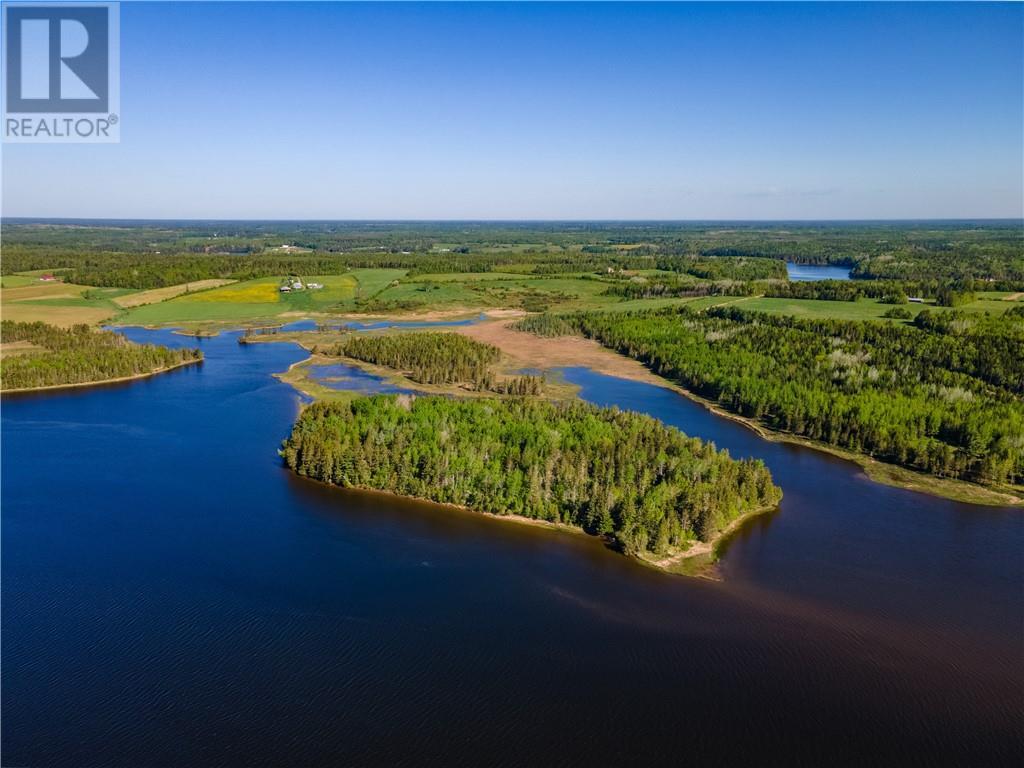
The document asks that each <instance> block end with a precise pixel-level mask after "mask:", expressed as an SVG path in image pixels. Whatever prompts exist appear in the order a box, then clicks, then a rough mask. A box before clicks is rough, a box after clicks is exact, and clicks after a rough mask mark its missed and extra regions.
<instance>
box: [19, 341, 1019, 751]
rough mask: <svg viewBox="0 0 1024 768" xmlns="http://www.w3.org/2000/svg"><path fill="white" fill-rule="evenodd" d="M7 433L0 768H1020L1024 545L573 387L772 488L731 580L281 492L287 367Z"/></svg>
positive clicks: (576, 372) (462, 515)
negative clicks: (773, 509)
mask: <svg viewBox="0 0 1024 768" xmlns="http://www.w3.org/2000/svg"><path fill="white" fill-rule="evenodd" d="M124 333H125V335H127V336H128V337H129V338H131V339H133V340H135V341H149V342H156V343H163V344H168V345H170V346H199V347H200V348H202V349H203V350H204V353H205V354H206V360H205V362H204V364H203V365H202V367H199V368H196V369H183V370H182V371H181V372H178V373H172V374H169V375H165V376H157V377H154V378H151V379H145V380H140V381H138V382H134V383H131V384H128V385H124V386H117V387H104V388H101V389H96V390H92V389H90V390H80V391H68V392H61V393H55V394H47V395H41V396H36V397H30V398H17V399H12V400H10V401H8V400H6V399H5V400H4V402H3V420H2V430H3V434H2V437H3V440H2V442H0V451H2V460H3V468H4V475H3V484H2V487H0V494H2V514H3V537H2V540H0V546H2V555H3V557H2V577H3V579H2V584H3V600H2V603H0V610H2V623H0V632H2V647H3V664H2V667H0V675H2V695H3V704H4V705H5V706H4V723H3V725H4V728H3V733H2V738H3V744H2V746H3V754H4V764H5V765H31V766H36V765H39V766H43V765H45V766H75V767H76V768H77V767H78V766H82V765H111V766H137V765H147V766H180V765H231V766H236V765H237V766H255V765H274V766H276V765H307V766H319V765H323V766H332V765H339V764H361V765H417V766H418V765H444V766H451V765H467V766H468V765H472V766H476V765H549V764H567V765H568V764H593V765H608V764H614V765H626V764H644V765H648V766H650V765H678V764H679V762H680V760H686V759H689V760H698V761H704V762H711V763H714V764H732V763H737V762H739V763H745V764H754V765H770V764H777V765H783V764H785V765H793V764H808V765H823V764H828V765H839V764H850V765H863V764H897V763H899V764H903V763H911V762H916V763H921V764H950V763H953V764H961V765H972V766H975V765H997V764H1013V763H1014V761H1015V760H1016V759H1017V758H1018V757H1019V756H1020V753H1021V749H1022V743H1024V735H1022V733H1021V729H1022V726H1021V722H1020V718H1019V712H1020V711H1021V707H1022V704H1024V702H1022V694H1021V691H1022V690H1024V672H1022V669H1021V659H1020V653H1019V650H1020V622H1021V618H1022V616H1021V600H1020V583H1021V581H1022V575H1024V567H1022V562H1021V558H1022V554H1021V553H1022V550H1024V530H1022V526H1021V520H1022V518H1021V516H1020V515H1018V514H1014V513H1011V512H1010V511H1007V510H998V509H982V508H976V507H970V506H968V505H961V504H956V503H954V502H946V501H943V500H940V499H931V498H929V497H924V496H921V495H919V494H912V493H907V492H904V491H899V490H897V489H893V488H888V487H885V486H879V485H877V484H874V483H871V482H868V481H867V480H866V479H865V478H864V477H863V476H862V475H861V474H860V473H859V471H857V470H856V468H855V467H852V466H851V465H850V464H848V463H847V462H842V461H837V460H834V459H832V458H831V457H828V456H825V455H823V454H819V453H817V452H815V451H809V450H806V449H800V448H796V447H793V446H785V445H781V444H777V443H769V442H766V441H763V440H760V439H759V438H757V436H756V435H754V434H753V433H752V432H750V431H749V430H746V429H745V428H743V427H741V426H740V425H737V424H735V423H733V422H729V421H727V420H723V419H719V418H717V417H714V416H713V415H712V414H710V413H708V412H707V411H705V410H704V409H703V408H701V407H700V406H698V405H696V404H694V403H692V402H690V401H688V400H686V399H685V398H681V397H680V396H678V395H676V394H675V393H673V392H671V391H670V390H666V389H663V388H659V387H652V386H650V385H645V384H638V383H637V382H624V381H623V380H619V379H611V378H609V377H602V376H599V375H598V374H593V373H591V372H588V371H585V370H581V369H570V370H568V371H566V372H565V375H566V377H567V378H569V379H570V380H571V381H573V382H574V383H577V384H579V385H580V386H581V387H582V392H583V396H584V397H586V398H588V399H591V400H593V401H594V402H599V403H602V404H619V405H623V406H628V407H631V408H633V409H638V408H641V409H643V410H645V411H647V412H649V413H651V414H652V415H655V416H657V417H659V418H662V419H664V420H665V421H666V422H668V423H671V424H674V425H676V426H679V427H680V428H682V429H683V430H684V431H686V432H687V433H689V434H693V435H698V436H702V437H707V438H710V439H714V440H715V441H716V442H717V443H718V444H719V445H720V446H722V447H727V448H728V449H729V450H730V452H731V453H732V454H733V455H735V456H757V457H759V458H763V459H764V461H765V462H766V463H767V464H768V466H769V467H770V468H771V469H772V472H773V474H774V476H775V478H776V481H777V482H778V483H779V484H780V485H782V487H783V489H784V491H785V494H786V496H785V499H784V500H783V503H782V506H781V508H780V510H779V511H778V512H777V513H774V514H772V515H769V516H763V517H758V518H754V519H752V520H751V521H749V523H747V524H746V525H744V526H743V527H742V528H741V529H740V530H739V531H738V533H737V535H736V536H735V537H733V538H732V539H731V540H730V541H729V542H728V543H727V545H726V546H725V548H724V551H723V556H722V561H721V563H720V567H721V568H722V570H723V573H724V575H725V580H724V581H723V582H708V581H705V580H698V579H686V578H681V577H673V576H669V575H666V574H663V573H660V572H658V571H655V570H653V569H650V568H646V567H644V566H641V565H638V564H637V563H634V562H632V561H630V560H628V559H627V558H625V557H622V556H620V555H617V554H615V553H614V552H611V551H609V550H608V549H607V548H606V547H604V546H603V545H602V544H601V543H600V542H599V541H596V540H594V539H590V538H586V537H583V536H579V535H573V534H568V533H558V532H552V531H549V530H545V529H540V528H532V527H529V526H525V525H517V524H513V523H508V522H503V521H498V520H494V519H491V518H488V517H485V516H482V515H474V514H472V513H466V512H459V511H454V510H451V509H448V508H442V507H438V506H436V505H429V504H422V503H418V502H415V501H410V500H402V499H396V498H392V497H386V496H381V495H377V494H360V493H351V492H346V491H343V490H340V489H334V488H329V487H327V486H323V485H320V484H318V483H314V482H311V481H307V480H304V479H302V478H298V477H296V476H294V475H293V474H291V473H290V472H288V471H287V470H286V469H285V468H284V467H283V466H282V464H281V460H280V458H279V456H278V455H277V454H276V452H275V451H276V449H277V447H278V446H279V445H280V442H281V440H282V439H283V438H284V437H286V436H287V434H288V432H289V430H290V428H291V425H292V423H293V421H294V419H295V417H296V415H297V413H298V410H299V407H300V402H301V399H300V398H299V397H298V396H297V394H296V393H295V392H294V390H292V389H291V388H290V387H288V386H287V385H285V384H283V383H281V382H279V381H277V380H275V379H273V378H272V377H271V375H270V374H272V373H274V372H281V371H284V370H286V369H287V368H288V366H289V365H291V364H292V363H294V362H297V361H299V360H302V359H304V358H305V357H306V356H307V355H306V353H305V352H304V351H303V350H301V349H300V348H299V347H297V346H296V345H294V344H290V343H280V344H260V345H239V344H238V343H237V336H238V334H237V333H226V334H221V335H220V336H218V337H215V338H207V339H198V340H197V339H192V338H186V337H183V336H179V335H175V334H172V333H170V332H168V331H145V330H142V329H135V328H129V329H125V331H124Z"/></svg>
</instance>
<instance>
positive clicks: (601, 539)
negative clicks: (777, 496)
mask: <svg viewBox="0 0 1024 768" xmlns="http://www.w3.org/2000/svg"><path fill="white" fill-rule="evenodd" d="M284 467H285V468H286V469H287V470H288V471H289V472H291V473H292V474H293V475H294V476H295V477H298V478H301V479H302V480H307V481H309V482H313V483H316V484H318V485H321V486H324V487H327V488H332V489H334V490H337V491H343V492H346V493H359V494H366V495H371V496H384V497H387V498H390V499H404V500H406V501H414V502H417V503H419V504H430V505H433V506H436V507H441V508H444V509H448V510H457V511H459V512H464V513H466V514H469V515H474V516H477V517H480V518H482V519H485V520H496V521H500V522H505V523H512V524H514V525H526V526H532V527H535V528H544V529H547V530H549V531H559V532H562V533H568V534H572V535H573V536H584V537H586V538H588V539H593V540H594V541H595V542H596V543H599V544H602V545H603V546H604V547H605V548H606V549H609V550H611V551H612V552H614V553H616V554H618V555H620V556H622V557H624V558H626V559H627V560H630V561H633V562H636V563H639V564H641V565H645V566H648V567H650V568H654V569H655V570H658V571H662V572H663V573H666V574H669V575H672V576H688V577H696V578H707V575H706V573H705V569H697V570H695V571H692V572H690V571H684V570H679V566H680V565H682V564H684V563H686V562H688V561H690V560H693V559H695V558H700V557H703V556H707V555H711V554H713V553H714V552H715V550H717V548H718V547H719V546H720V545H721V544H723V543H724V542H725V540H726V539H727V538H728V537H729V536H731V535H732V534H733V533H735V532H736V531H737V530H738V529H739V528H740V527H741V526H742V525H743V523H745V522H747V521H748V520H751V519H753V518H755V517H758V516H759V515H763V514H767V513H769V512H771V511H772V510H774V509H777V508H778V506H777V505H775V506H766V507H759V508H757V509H754V510H751V511H749V512H746V513H744V514H742V515H740V516H739V517H737V518H736V519H735V520H733V521H732V522H731V523H729V525H727V526H726V527H725V528H723V529H722V530H721V531H719V532H718V534H717V535H716V536H715V537H714V538H713V539H712V540H711V541H700V540H696V541H694V542H693V543H692V544H691V545H690V547H689V548H688V549H686V550H684V551H682V552H675V553H673V554H671V555H668V556H666V557H663V558H661V559H654V558H656V557H657V555H655V554H654V553H650V554H649V555H643V554H641V555H628V554H626V553H625V552H622V551H621V550H619V549H616V548H615V547H614V546H612V545H613V543H614V539H612V538H609V537H607V536H602V535H598V534H591V533H587V532H586V531H585V530H584V529H583V528H580V527H579V526H577V525H570V524H569V523H554V522H551V521H550V520H540V519H538V518H534V517H526V516H524V515H516V514H504V515H502V514H498V513H496V512H485V511H483V510H479V509H474V508H473V507H467V506H465V505H463V504H454V503H452V502H447V501H435V500H434V499H427V498H424V497H422V496H409V495H406V494H403V493H395V492H394V491H384V490H381V489H379V488H366V487H363V486H357V485H348V486H346V485H335V484H334V483H328V482H325V481H323V480H317V479H316V478H313V477H309V476H307V475H301V474H299V473H298V472H296V471H295V470H294V469H292V468H291V467H289V466H288V465H287V464H285V465H284Z"/></svg>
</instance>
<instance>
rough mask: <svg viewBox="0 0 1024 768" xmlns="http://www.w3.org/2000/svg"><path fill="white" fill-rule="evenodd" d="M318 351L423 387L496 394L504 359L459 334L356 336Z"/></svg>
mask: <svg viewBox="0 0 1024 768" xmlns="http://www.w3.org/2000/svg"><path fill="white" fill-rule="evenodd" d="M318 351H323V352H325V353H326V354H333V355H344V356H345V357H351V358H354V359H356V360H363V361H364V362H367V363H373V364H374V365H384V366H387V367H388V368H394V369H395V370H398V371H402V372H403V373H405V374H406V375H408V377H409V378H410V379H412V380H413V381H418V382H421V383H423V384H439V385H443V384H464V385H469V386H471V387H473V388H474V389H479V390H487V389H490V390H494V387H495V383H494V374H493V373H492V372H491V366H492V365H493V364H494V363H496V362H497V361H498V360H499V359H500V358H501V352H500V351H499V350H498V348H497V347H492V346H491V345H490V344H483V343H481V342H479V341H476V340H475V339H470V338H468V337H466V336H462V335H460V334H457V333H398V334H386V335H379V336H364V335H355V336H350V337H349V338H347V339H345V340H344V341H343V342H341V343H340V344H338V345H337V346H335V347H333V348H330V349H326V350H318ZM519 386H521V387H524V388H526V389H529V388H530V387H531V385H529V384H525V383H524V384H521V385H519ZM523 394H534V393H532V392H530V393H527V392H524V393H523Z"/></svg>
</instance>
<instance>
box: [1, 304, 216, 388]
mask: <svg viewBox="0 0 1024 768" xmlns="http://www.w3.org/2000/svg"><path fill="white" fill-rule="evenodd" d="M0 342H2V349H3V362H2V370H0V391H3V392H12V391H22V390H31V389H45V388H49V387H65V386H82V385H85V384H101V383H104V382H108V381H116V380H121V379H130V378H135V377H139V376H148V375H150V374H153V373H159V372H161V371H166V370H169V369H171V368H177V367H179V366H182V365H189V364H191V363H197V362H199V361H201V360H202V359H203V353H202V352H200V351H199V350H198V349H168V348H167V347H162V346H158V345H155V344H133V343H131V342H130V341H128V340H127V339H125V338H124V337H123V336H121V335H120V334H117V333H113V332H111V331H94V330H92V329H90V328H89V326H87V325H76V326H73V327H71V328H57V327H55V326H52V325H47V324H46V323H38V322H37V323H18V322H13V321H10V320H4V321H3V323H2V324H0Z"/></svg>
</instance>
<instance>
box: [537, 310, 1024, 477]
mask: <svg viewBox="0 0 1024 768" xmlns="http://www.w3.org/2000/svg"><path fill="white" fill-rule="evenodd" d="M518 327H519V328H520V329H522V330H527V331H531V332H534V333H538V334H542V335H561V334H564V333H565V332H566V331H567V330H573V331H575V332H581V333H584V334H586V335H587V336H590V337H592V338H594V339H596V340H598V341H600V342H601V343H602V344H604V345H606V346H608V347H610V348H612V349H615V350H617V351H619V352H621V353H624V354H626V355H629V356H630V357H633V358H635V359H637V360H640V361H641V362H643V363H644V364H646V365H647V366H648V367H649V368H651V370H653V371H654V372H655V373H658V374H661V375H663V376H666V377H667V378H669V379H674V380H676V381H678V382H679V383H680V384H682V385H683V386H684V387H686V388H687V389H689V390H691V391H693V392H695V393H696V394H698V395H701V396H702V397H705V398H707V399H709V400H712V401H714V402H716V403H718V404H719V405H721V406H723V407H724V408H726V409H728V410H730V411H732V412H734V413H737V414H740V415H742V416H745V417H749V418H751V419H755V420H757V421H759V422H761V423H763V424H765V425H766V426H768V427H770V428H772V429H777V430H782V431H786V432H791V433H794V434H796V435H800V436H803V437H807V438H811V439H813V440H819V441H821V442H824V443H828V444H830V445H835V446H838V447H840V448H844V449H847V450H851V451H856V452H860V453H865V454H867V455H869V456H872V457H874V458H876V459H879V460H881V461H886V462H890V463H894V464H899V465H902V466H906V467H909V468H912V469H916V470H919V471H922V472H928V473H930V474H934V475H936V476H940V477H952V478H959V479H966V480H972V481H976V482H981V483H989V484H991V483H1021V482H1024V402H1022V401H1021V399H1020V395H1021V393H1022V392H1024V354H1022V350H1024V319H1022V318H1020V317H1016V316H1013V315H1010V316H1007V317H1003V318H999V317H989V316H984V315H982V316H977V315H976V316H967V315H961V314H957V313H955V312H951V313H944V314H942V315H938V316H936V315H932V314H931V313H922V317H920V318H918V320H916V321H915V324H914V325H905V324H881V323H857V322H849V321H842V320H803V319H797V318H792V317H780V316H771V315H765V314H759V313H753V312H744V311H742V310H739V309H735V308H718V309H711V310H708V311H707V312H706V313H699V312H692V311H687V310H676V309H671V310H664V311H647V312H640V313H634V314H628V315H627V314H621V313H618V314H617V313H589V314H579V315H572V316H563V317H546V316H543V315H541V316H536V317H530V318H526V319H524V320H523V321H521V322H520V323H519V325H518Z"/></svg>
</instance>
